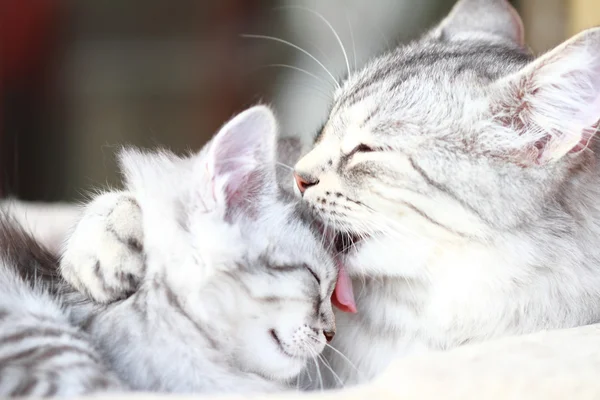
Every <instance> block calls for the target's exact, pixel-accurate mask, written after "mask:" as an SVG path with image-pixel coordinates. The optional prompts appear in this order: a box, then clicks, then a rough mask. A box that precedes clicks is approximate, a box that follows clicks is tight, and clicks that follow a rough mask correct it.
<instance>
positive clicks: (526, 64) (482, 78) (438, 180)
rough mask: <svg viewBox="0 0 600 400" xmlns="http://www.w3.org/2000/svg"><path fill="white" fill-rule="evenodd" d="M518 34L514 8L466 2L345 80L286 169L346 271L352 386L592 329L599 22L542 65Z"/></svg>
mask: <svg viewBox="0 0 600 400" xmlns="http://www.w3.org/2000/svg"><path fill="white" fill-rule="evenodd" d="M522 33H523V31H522V24H521V22H520V19H519V17H518V15H517V14H516V12H515V10H513V9H512V7H511V6H510V5H509V3H508V2H507V1H505V0H460V1H458V2H457V4H456V6H455V8H454V9H453V11H452V12H451V14H450V15H449V16H448V17H447V18H446V19H444V21H442V23H441V24H440V25H439V26H437V27H436V28H434V29H433V30H432V31H430V32H428V33H427V34H426V35H424V36H423V37H421V38H419V39H417V40H415V41H413V42H412V43H409V44H406V45H401V46H399V47H398V48H396V49H393V50H391V51H390V52H388V53H386V54H384V55H382V56H380V57H378V58H376V59H374V60H372V61H371V62H370V63H368V64H367V65H366V66H365V67H364V68H362V69H361V70H359V71H356V72H355V73H353V74H351V75H350V76H349V77H348V79H347V80H346V81H345V82H344V83H343V84H342V85H341V88H340V89H339V90H338V91H337V92H336V93H335V100H334V104H333V106H332V108H331V111H330V114H329V118H328V120H327V121H326V123H325V124H324V127H323V129H322V130H321V131H320V132H319V135H318V137H317V140H316V143H315V146H314V148H313V149H312V150H311V151H310V152H309V153H308V154H306V155H305V156H304V157H303V158H302V159H301V160H300V161H299V162H298V163H297V164H296V166H295V170H296V173H297V174H298V175H299V176H300V177H301V181H303V182H304V183H306V182H308V183H310V185H309V184H307V185H306V188H307V189H306V190H305V191H304V193H303V200H304V202H305V203H306V204H307V205H308V206H309V207H310V208H311V209H312V210H313V211H314V214H315V215H316V217H317V219H319V220H321V221H322V222H323V223H324V224H326V225H327V226H329V227H331V228H332V229H333V230H335V231H337V232H338V239H339V240H338V241H337V243H338V244H340V250H341V251H342V255H341V257H340V262H341V263H342V264H344V265H345V266H346V267H347V270H348V272H349V274H350V275H351V276H352V277H353V278H354V285H355V291H356V296H357V306H358V314H355V315H350V314H343V315H342V314H340V315H338V322H339V323H340V325H341V326H344V327H346V329H345V330H344V331H343V333H342V332H341V333H340V335H339V336H338V337H336V340H335V341H334V343H333V344H334V345H335V347H336V348H337V350H338V351H340V352H341V353H344V354H345V355H346V356H347V357H348V359H349V360H350V362H348V360H346V359H344V358H343V357H339V356H338V355H337V354H331V355H330V361H331V363H332V365H333V368H334V370H335V372H336V373H337V375H339V376H340V377H341V378H342V381H343V382H344V383H346V384H348V383H356V382H361V381H364V380H366V379H371V378H373V377H374V376H376V375H377V374H378V373H379V372H380V371H382V370H383V369H384V368H385V367H386V366H387V365H388V363H389V362H390V361H391V360H393V359H394V358H397V357H404V356H407V355H410V354H414V353H418V352H421V351H428V350H444V349H448V348H452V347H456V346H460V345H461V344H463V343H468V342H475V341H482V340H486V339H488V338H491V337H495V336H500V335H507V334H519V333H526V332H535V331H539V330H544V329H552V328H561V327H572V326H578V325H582V324H588V323H592V322H597V321H598V320H600V250H599V247H598V245H597V244H598V240H599V238H600V201H599V199H600V180H599V178H598V177H599V176H600V175H599V173H598V172H599V171H598V166H599V165H600V159H599V158H598V154H600V152H599V150H600V144H599V142H598V141H597V140H596V139H597V138H596V137H594V135H595V133H596V132H597V128H598V119H599V118H600V113H599V110H600V79H599V77H600V28H595V29H590V30H588V31H585V32H583V33H581V34H579V35H577V36H575V37H573V38H572V39H570V40H568V41H567V42H565V43H563V44H562V45H560V46H558V47H557V48H556V49H554V50H552V51H550V52H549V53H547V54H545V55H542V56H541V57H538V58H535V57H534V56H533V55H532V54H530V52H529V51H528V50H527V48H526V47H525V46H524V43H523V41H522ZM298 194H300V193H299V192H298ZM331 383H332V385H333V384H335V383H336V382H334V379H333V378H332V379H331Z"/></svg>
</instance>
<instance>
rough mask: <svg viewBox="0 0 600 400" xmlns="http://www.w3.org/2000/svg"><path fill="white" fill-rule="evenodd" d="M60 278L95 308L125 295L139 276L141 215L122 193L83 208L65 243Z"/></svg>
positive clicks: (141, 271) (142, 263) (133, 201)
mask: <svg viewBox="0 0 600 400" xmlns="http://www.w3.org/2000/svg"><path fill="white" fill-rule="evenodd" d="M60 269H61V274H62V276H63V277H64V278H65V280H66V281H67V282H69V283H70V284H71V285H73V286H74V287H75V288H76V289H77V290H79V291H80V292H83V293H85V294H87V295H88V296H89V297H90V298H92V299H93V300H95V301H97V302H100V303H109V302H112V301H115V300H119V299H123V298H126V297H128V296H129V295H131V294H132V293H133V292H134V291H135V290H136V289H137V287H138V285H139V282H140V280H141V278H142V275H143V274H144V271H145V260H144V252H143V226H142V211H141V209H140V206H139V204H138V202H137V201H136V199H135V197H134V196H133V195H132V194H131V193H128V192H107V193H104V194H101V195H99V196H98V197H96V198H95V199H94V200H93V201H92V202H91V203H89V204H88V205H87V206H86V207H85V209H84V211H83V213H82V217H81V220H80V221H79V222H78V223H77V225H76V227H75V229H74V231H73V233H72V234H71V236H70V237H69V238H68V239H67V241H66V244H65V248H64V252H63V255H62V258H61V263H60Z"/></svg>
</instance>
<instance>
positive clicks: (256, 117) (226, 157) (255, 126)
mask: <svg viewBox="0 0 600 400" xmlns="http://www.w3.org/2000/svg"><path fill="white" fill-rule="evenodd" d="M276 140H277V123H276V120H275V116H274V115H273V112H272V111H271V110H270V109H269V108H268V107H266V106H255V107H252V108H250V109H248V110H246V111H244V112H242V113H241V114H239V115H237V116H236V117H234V118H233V119H232V120H230V121H229V122H227V123H226V124H225V125H224V126H223V127H222V128H221V130H220V131H219V133H218V134H217V135H216V136H215V137H214V139H213V141H212V143H211V145H210V148H209V152H208V164H207V167H208V169H209V175H210V176H211V181H212V184H213V191H214V192H215V195H216V196H219V197H222V200H223V201H224V203H225V205H226V207H227V208H228V209H237V208H242V209H247V208H248V207H252V206H254V205H258V204H259V203H261V202H262V201H263V200H264V199H265V198H267V197H269V196H271V195H273V194H274V193H275V190H276V187H277V185H276V181H275V145H276Z"/></svg>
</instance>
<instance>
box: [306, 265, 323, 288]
mask: <svg viewBox="0 0 600 400" xmlns="http://www.w3.org/2000/svg"><path fill="white" fill-rule="evenodd" d="M306 269H308V271H309V272H310V273H311V274H312V276H313V277H314V278H315V280H316V281H317V283H318V284H319V285H320V284H321V279H319V276H318V275H317V274H316V272H315V271H313V270H312V269H311V268H310V267H309V266H306Z"/></svg>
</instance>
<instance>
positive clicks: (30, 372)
mask: <svg viewBox="0 0 600 400" xmlns="http://www.w3.org/2000/svg"><path fill="white" fill-rule="evenodd" d="M57 262H58V260H57V259H56V257H55V256H53V255H52V254H51V253H49V252H48V251H47V250H46V249H44V248H42V247H41V246H40V245H39V244H38V243H37V242H36V241H35V240H33V239H32V238H31V237H29V236H28V235H27V234H26V233H25V232H24V230H22V229H21V228H20V227H19V226H18V225H17V224H16V223H14V222H12V221H9V220H8V219H7V218H6V216H3V215H0V395H1V396H35V397H47V396H75V395H84V394H93V393H102V392H108V391H119V390H123V389H124V386H122V384H121V383H120V381H119V380H118V379H117V377H116V376H115V375H114V374H113V373H112V372H110V371H109V370H108V369H107V367H106V365H105V363H104V361H103V359H102V356H101V355H100V353H98V351H97V350H96V348H95V347H94V346H93V345H92V342H91V340H90V337H89V336H88V335H87V334H85V333H84V332H82V331H81V330H80V329H79V328H77V327H75V326H74V325H72V324H71V323H70V321H69V313H68V312H67V310H66V309H65V308H64V307H63V306H62V305H61V304H60V303H59V302H58V300H57V298H56V296H55V294H56V292H57V291H58V290H59V288H58V287H57V286H58V285H59V281H60V278H59V277H58V274H57ZM53 282H54V284H52V283H53ZM53 293H54V294H53Z"/></svg>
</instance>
